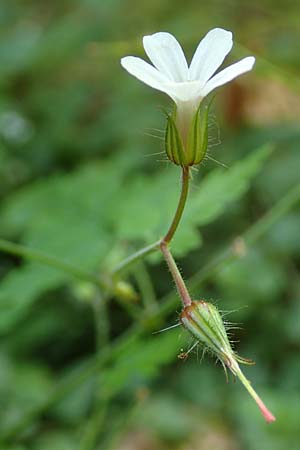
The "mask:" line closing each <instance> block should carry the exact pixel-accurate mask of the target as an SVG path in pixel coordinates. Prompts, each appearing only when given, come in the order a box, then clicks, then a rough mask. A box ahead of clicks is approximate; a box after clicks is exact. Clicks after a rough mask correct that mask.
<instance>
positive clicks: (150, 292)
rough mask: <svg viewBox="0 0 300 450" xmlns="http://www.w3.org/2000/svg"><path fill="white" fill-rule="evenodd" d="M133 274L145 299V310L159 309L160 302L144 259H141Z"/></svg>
mask: <svg viewBox="0 0 300 450" xmlns="http://www.w3.org/2000/svg"><path fill="white" fill-rule="evenodd" d="M133 275H134V278H135V280H136V282H137V285H138V288H139V291H140V293H141V296H142V299H143V301H144V307H145V310H146V311H147V312H152V311H154V310H155V309H157V307H158V303H157V301H156V295H155V290H154V288H153V284H152V280H151V277H150V275H149V273H148V270H147V268H146V266H145V264H144V262H143V261H139V263H138V264H137V268H136V270H135V271H134V274H133Z"/></svg>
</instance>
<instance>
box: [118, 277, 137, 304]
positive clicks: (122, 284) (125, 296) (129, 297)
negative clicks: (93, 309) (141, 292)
mask: <svg viewBox="0 0 300 450" xmlns="http://www.w3.org/2000/svg"><path fill="white" fill-rule="evenodd" d="M114 294H115V296H116V297H118V298H119V299H120V300H123V301H125V302H129V303H131V302H136V301H137V300H138V298H139V297H138V294H137V293H136V291H135V290H134V288H133V286H132V285H131V284H129V283H127V281H123V280H118V281H117V282H116V283H115V285H114Z"/></svg>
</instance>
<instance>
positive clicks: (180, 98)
mask: <svg viewBox="0 0 300 450" xmlns="http://www.w3.org/2000/svg"><path fill="white" fill-rule="evenodd" d="M201 88H202V84H200V83H199V81H186V82H183V83H170V82H169V83H168V84H167V85H166V89H167V90H168V94H169V95H170V97H172V98H173V100H174V101H175V102H176V103H179V102H190V101H192V102H195V101H197V100H198V99H199V98H200V96H201V94H202V89H201ZM165 92H167V91H165Z"/></svg>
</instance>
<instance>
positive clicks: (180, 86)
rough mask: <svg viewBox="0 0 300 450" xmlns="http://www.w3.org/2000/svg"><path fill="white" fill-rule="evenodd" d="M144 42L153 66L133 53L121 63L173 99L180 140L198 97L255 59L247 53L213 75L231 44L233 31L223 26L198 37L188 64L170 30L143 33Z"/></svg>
mask: <svg viewBox="0 0 300 450" xmlns="http://www.w3.org/2000/svg"><path fill="white" fill-rule="evenodd" d="M143 44H144V48H145V51H146V53H147V55H148V57H149V59H150V60H151V61H152V63H153V66H152V65H151V64H149V63H147V62H146V61H144V60H143V59H141V58H136V57H135V56H126V57H125V58H122V59H121V64H122V66H123V67H124V68H125V69H126V70H127V71H128V72H129V73H130V74H131V75H134V76H135V77H136V78H138V79H139V80H141V81H143V82H144V83H146V84H148V85H149V86H151V87H153V88H154V89H158V90H159V91H162V92H165V93H166V94H168V95H169V96H170V97H171V98H172V99H173V100H174V102H175V103H176V105H177V119H176V122H177V126H178V129H179V130H180V134H181V136H182V140H183V141H185V140H186V136H187V133H188V130H189V126H190V123H191V118H192V117H193V115H194V113H195V111H196V110H197V108H198V106H199V103H200V101H201V100H202V99H203V98H204V97H206V96H207V95H208V94H209V93H210V92H211V91H213V90H214V89H216V88H217V87H219V86H222V85H223V84H225V83H228V82H229V81H231V80H233V79H234V78H236V77H238V76H239V75H241V74H243V73H245V72H248V71H249V70H251V69H252V67H253V65H254V62H255V58H254V57H253V56H248V57H247V58H244V59H242V60H240V61H238V62H237V63H235V64H232V65H231V66H229V67H227V68H226V69H223V70H221V71H220V72H219V73H217V74H216V75H214V74H215V72H216V70H217V69H218V68H219V67H220V66H221V64H222V63H223V61H224V59H225V57H226V55H227V54H228V53H229V52H230V50H231V48H232V33H231V32H230V31H226V30H223V29H222V28H215V29H213V30H211V31H209V32H208V33H207V35H206V36H205V37H204V38H203V39H202V41H200V43H199V45H198V47H197V49H196V52H195V54H194V56H193V58H192V61H191V64H190V66H188V64H187V61H186V58H185V55H184V53H183V50H182V48H181V46H180V44H179V43H178V42H177V40H176V39H175V38H174V36H172V35H171V34H169V33H165V32H161V33H155V34H152V35H151V36H145V37H144V38H143Z"/></svg>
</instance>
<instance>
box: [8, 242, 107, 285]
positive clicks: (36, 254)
mask: <svg viewBox="0 0 300 450" xmlns="http://www.w3.org/2000/svg"><path fill="white" fill-rule="evenodd" d="M0 250H2V251H4V252H6V253H10V254H11V255H17V256H21V257H23V258H26V259H29V260H31V261H37V262H40V263H42V264H45V265H47V266H50V267H53V268H55V269H58V270H62V271H63V272H66V273H69V274H70V275H73V276H74V277H76V278H79V279H81V280H85V281H90V282H91V283H94V284H96V285H97V286H99V287H101V288H107V287H108V286H107V285H106V283H105V282H104V281H103V280H101V279H100V278H98V277H97V276H96V275H94V274H92V273H89V272H86V271H84V270H81V269H79V268H78V267H76V266H73V265H72V264H69V263H66V262H64V261H62V260H60V259H58V258H55V257H54V256H50V255H47V254H46V253H43V252H41V251H40V250H35V249H33V248H30V247H27V246H24V245H21V244H15V243H14V242H10V241H7V240H5V239H0Z"/></svg>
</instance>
